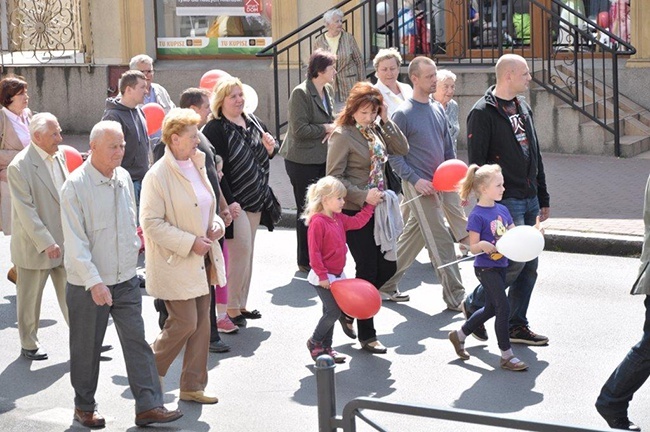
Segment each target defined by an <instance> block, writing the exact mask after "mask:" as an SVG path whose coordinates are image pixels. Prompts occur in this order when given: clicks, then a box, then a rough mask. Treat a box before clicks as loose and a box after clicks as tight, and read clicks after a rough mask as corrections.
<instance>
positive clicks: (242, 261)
mask: <svg viewBox="0 0 650 432" xmlns="http://www.w3.org/2000/svg"><path fill="white" fill-rule="evenodd" d="M261 216H262V213H251V212H247V211H242V212H241V214H240V215H239V217H238V218H237V219H235V220H234V221H233V224H234V228H233V230H234V233H235V235H234V238H232V239H226V246H227V247H228V269H227V275H228V309H245V308H246V302H247V301H248V292H249V291H250V287H251V276H252V275H253V252H254V249H255V232H256V231H257V227H258V226H259V225H260V218H261Z"/></svg>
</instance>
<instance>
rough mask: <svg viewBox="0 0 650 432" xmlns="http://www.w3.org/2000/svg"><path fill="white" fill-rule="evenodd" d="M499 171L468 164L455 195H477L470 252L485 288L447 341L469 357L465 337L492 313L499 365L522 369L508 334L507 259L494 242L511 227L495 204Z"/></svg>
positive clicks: (471, 217) (507, 215) (470, 226)
mask: <svg viewBox="0 0 650 432" xmlns="http://www.w3.org/2000/svg"><path fill="white" fill-rule="evenodd" d="M503 191H505V188H504V187H503V174H502V173H501V167H500V166H499V165H496V164H495V165H483V166H482V167H480V168H479V166H478V165H476V164H472V165H471V166H470V167H469V169H468V170H467V175H466V176H465V178H464V179H463V180H462V182H461V184H460V191H459V195H460V197H461V199H463V200H466V199H467V198H468V197H469V195H470V193H472V192H474V193H475V194H476V195H477V196H478V202H477V203H476V206H475V207H474V209H473V210H472V212H471V213H470V215H469V217H468V218H467V231H468V232H469V243H470V252H472V253H473V254H475V255H477V256H476V259H475V260H474V272H475V273H476V277H477V278H478V280H479V281H480V282H481V284H482V285H483V287H484V288H485V306H484V307H482V308H481V309H478V310H477V311H476V312H474V313H473V314H472V316H471V317H470V318H469V319H468V320H467V321H466V322H465V324H463V326H462V327H461V328H460V330H453V331H451V332H449V340H450V341H451V343H452V344H453V346H454V350H455V351H456V354H457V355H458V357H460V358H461V359H462V360H468V359H469V353H468V352H467V351H465V339H466V338H467V336H468V335H470V334H472V332H473V331H474V330H476V329H477V328H478V327H479V326H480V325H482V324H483V323H484V322H485V321H487V320H488V319H490V318H492V317H493V316H496V319H495V323H494V330H495V331H496V334H497V341H498V343H499V349H500V350H501V362H500V363H501V367H502V368H503V369H507V370H511V371H523V370H526V369H528V365H527V364H526V363H524V362H523V361H521V360H519V359H518V358H517V357H515V355H514V354H513V352H512V348H511V346H510V335H509V333H508V317H509V316H510V305H509V303H508V298H507V296H506V267H507V266H508V258H506V257H504V256H503V255H501V254H500V253H499V252H498V251H497V248H496V242H497V240H498V239H499V238H501V236H502V235H503V234H505V233H506V231H507V230H509V229H510V228H512V227H514V223H513V222H512V216H510V212H509V211H508V209H507V208H506V207H505V206H503V205H501V204H498V203H497V202H496V201H501V198H502V197H503Z"/></svg>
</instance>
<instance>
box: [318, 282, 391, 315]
mask: <svg viewBox="0 0 650 432" xmlns="http://www.w3.org/2000/svg"><path fill="white" fill-rule="evenodd" d="M330 290H331V291H332V295H333V296H334V300H336V304H338V305H339V307H340V308H341V310H342V311H343V312H345V313H346V314H347V315H349V316H351V317H353V318H357V319H368V318H372V317H373V316H375V315H376V314H377V312H379V309H380V308H381V297H380V296H379V292H378V291H377V288H375V286H374V285H373V284H371V283H370V282H368V281H366V280H363V279H340V280H337V281H334V282H332V284H331V285H330Z"/></svg>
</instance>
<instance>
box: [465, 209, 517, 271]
mask: <svg viewBox="0 0 650 432" xmlns="http://www.w3.org/2000/svg"><path fill="white" fill-rule="evenodd" d="M510 225H512V216H510V212H509V211H508V209H507V208H506V207H505V206H504V205H501V204H498V203H495V204H494V206H493V207H483V206H480V205H478V204H477V205H476V206H475V207H474V210H472V212H471V213H470V215H469V217H468V218H467V231H473V232H477V233H479V234H480V238H481V240H485V241H487V242H490V243H492V244H496V242H497V240H499V239H500V238H501V236H502V235H504V234H505V233H506V231H507V230H508V227H509V226H510ZM495 255H496V256H495ZM499 257H500V258H499ZM494 258H498V259H496V260H495V259H494ZM507 266H508V258H506V257H504V256H503V255H501V254H492V256H491V255H487V254H482V255H478V256H477V257H476V259H475V260H474V267H507Z"/></svg>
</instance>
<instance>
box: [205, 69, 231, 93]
mask: <svg viewBox="0 0 650 432" xmlns="http://www.w3.org/2000/svg"><path fill="white" fill-rule="evenodd" d="M229 76H230V74H229V73H228V72H226V71H222V70H221V69H212V70H209V71H207V72H206V73H204V74H203V76H202V77H201V81H200V84H199V87H201V88H203V89H206V90H210V91H212V90H213V89H214V88H215V86H216V85H217V84H219V80H220V79H221V78H226V77H229Z"/></svg>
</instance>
